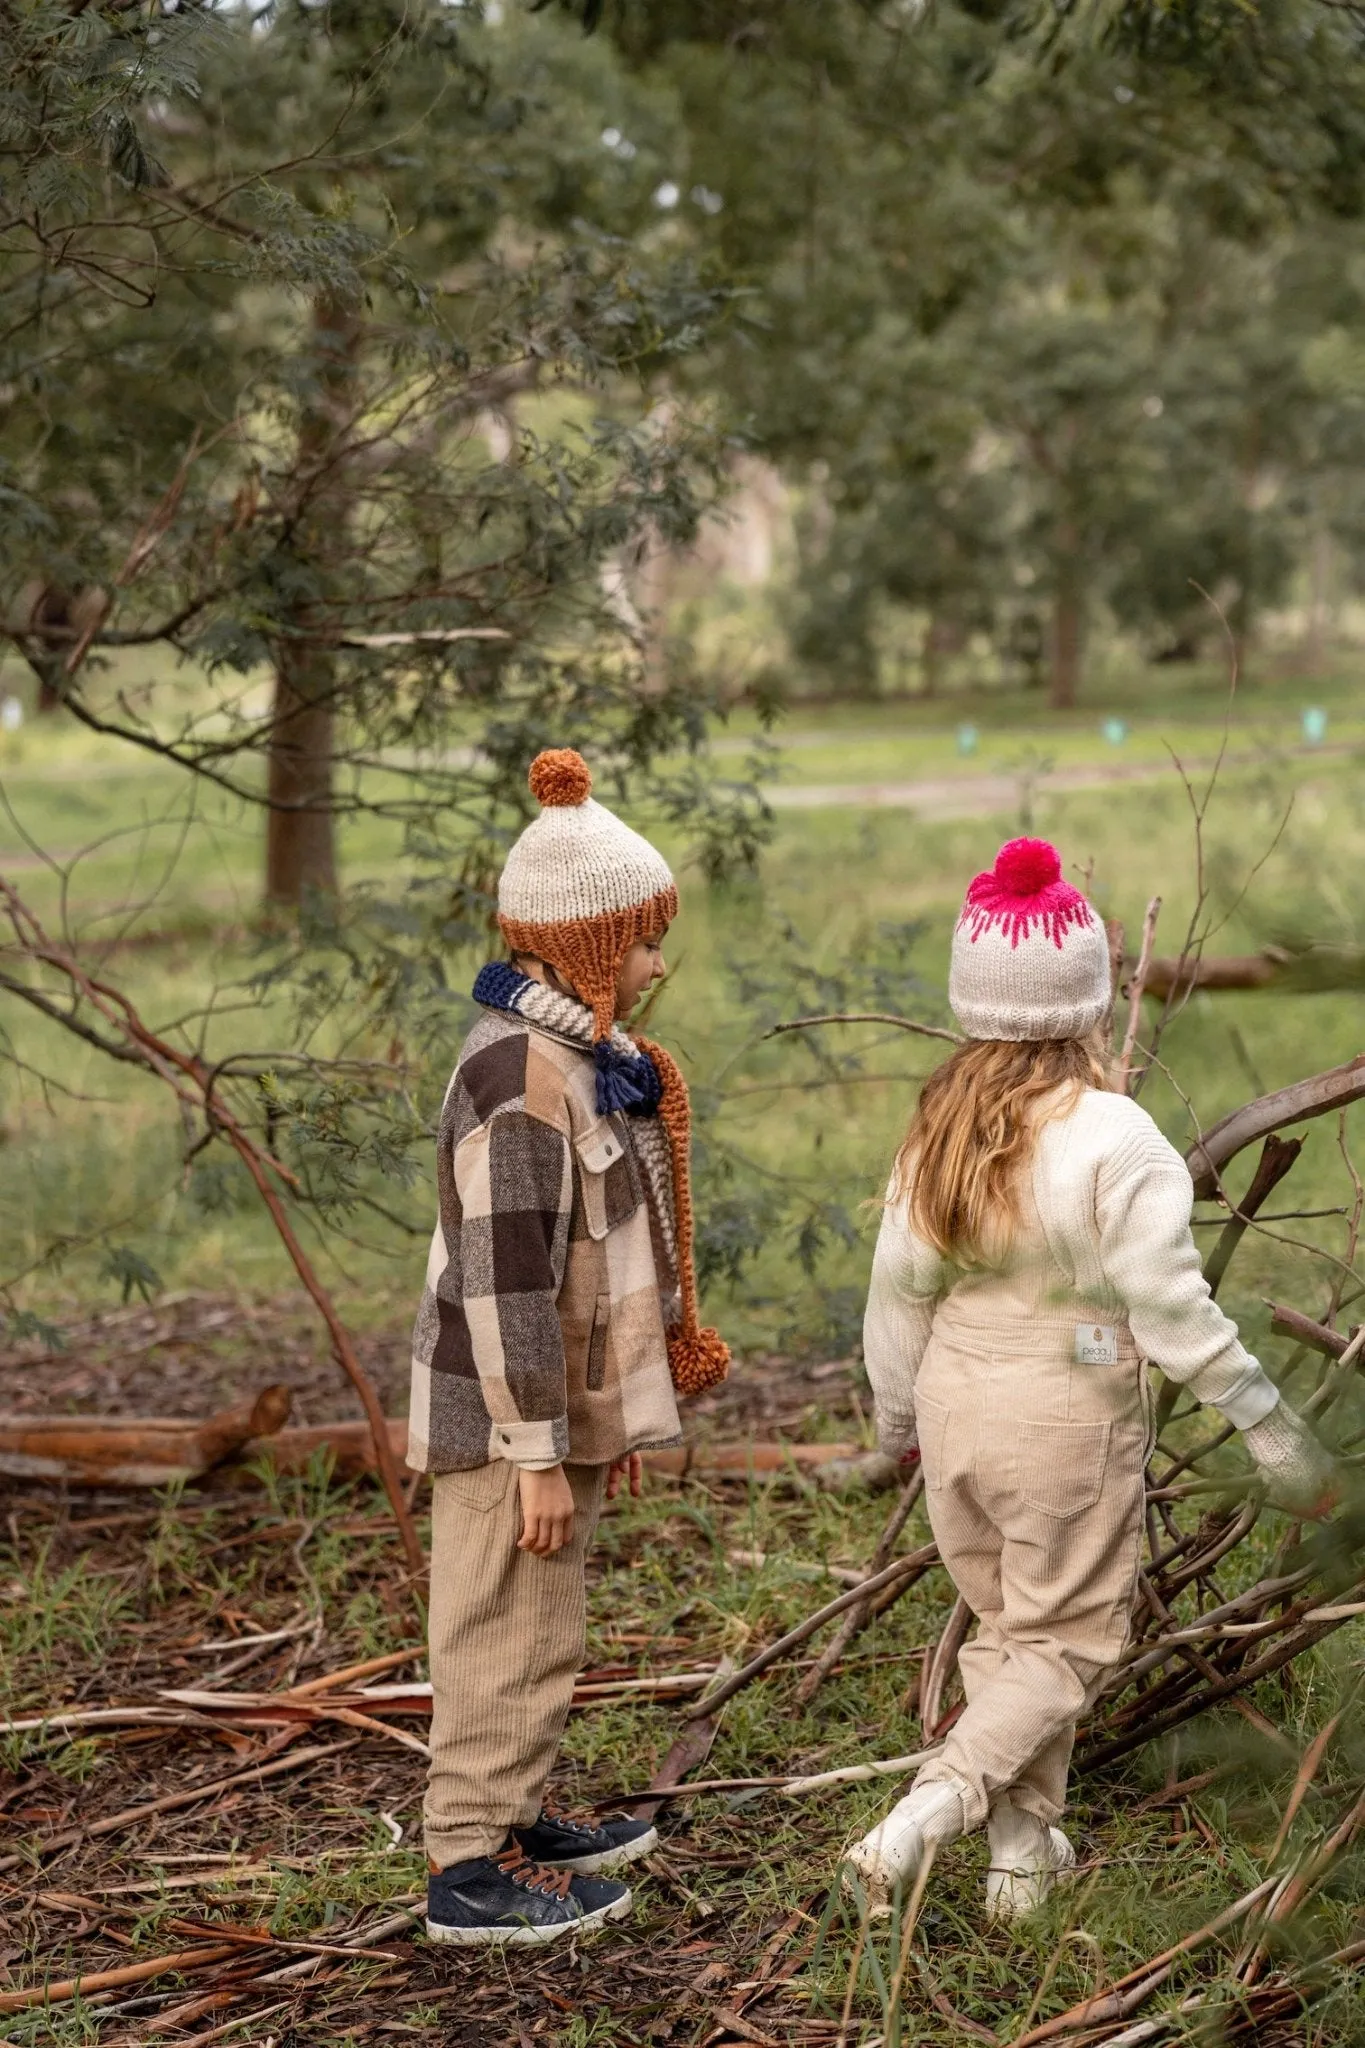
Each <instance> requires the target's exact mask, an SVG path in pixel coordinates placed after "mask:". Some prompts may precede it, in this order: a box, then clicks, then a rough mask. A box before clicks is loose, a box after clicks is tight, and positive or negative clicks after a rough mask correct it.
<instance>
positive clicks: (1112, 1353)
mask: <svg viewBox="0 0 1365 2048" xmlns="http://www.w3.org/2000/svg"><path fill="white" fill-rule="evenodd" d="M1118 1362H1119V1333H1118V1331H1117V1330H1115V1329H1106V1328H1105V1327H1104V1326H1103V1325H1102V1324H1100V1323H1077V1325H1076V1363H1077V1365H1117V1364H1118Z"/></svg>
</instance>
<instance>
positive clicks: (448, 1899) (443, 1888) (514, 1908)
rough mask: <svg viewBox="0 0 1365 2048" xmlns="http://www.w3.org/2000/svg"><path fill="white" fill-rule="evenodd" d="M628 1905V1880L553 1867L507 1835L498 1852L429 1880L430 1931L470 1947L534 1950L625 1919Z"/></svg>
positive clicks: (431, 1934) (456, 1865)
mask: <svg viewBox="0 0 1365 2048" xmlns="http://www.w3.org/2000/svg"><path fill="white" fill-rule="evenodd" d="M630 1905H631V1898H630V1893H629V1892H628V1891H627V1890H626V1887H625V1886H624V1885H623V1884H613V1883H612V1881H611V1879H610V1878H606V1877H575V1876H574V1875H573V1874H572V1872H570V1871H567V1870H548V1869H546V1867H545V1865H544V1864H543V1863H533V1862H532V1861H531V1859H530V1857H529V1856H527V1855H526V1853H525V1851H524V1850H523V1849H522V1848H521V1846H520V1844H519V1843H518V1842H516V1841H515V1840H509V1841H508V1844H507V1847H506V1848H505V1849H500V1850H499V1851H498V1852H497V1854H496V1855H494V1856H476V1857H474V1858H473V1859H472V1860H471V1861H470V1862H468V1863H452V1864H451V1866H450V1868H449V1869H448V1870H441V1871H436V1872H433V1873H432V1875H431V1876H430V1877H428V1879H427V1934H428V1935H429V1937H430V1938H431V1940H432V1941H449V1942H454V1943H456V1944H457V1945H459V1946H461V1947H465V1948H476V1947H484V1946H489V1945H491V1944H493V1943H495V1942H505V1943H508V1944H511V1945H514V1946H518V1947H531V1946H533V1945H535V1944H537V1943H540V1942H547V1941H558V1940H559V1938H560V1936H561V1935H565V1934H590V1933H592V1932H593V1930H594V1929H595V1928H598V1927H603V1926H605V1925H606V1923H607V1921H608V1920H624V1919H625V1917H626V1915H627V1914H628V1913H629V1911H630Z"/></svg>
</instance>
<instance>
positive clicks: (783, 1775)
mask: <svg viewBox="0 0 1365 2048" xmlns="http://www.w3.org/2000/svg"><path fill="white" fill-rule="evenodd" d="M938 1751H939V1745H938V1744H937V1743H935V1744H933V1745H932V1747H931V1748H929V1749H917V1750H915V1751H914V1752H913V1754H912V1755H910V1756H892V1757H887V1758H885V1759H884V1760H883V1761H882V1762H880V1763H872V1764H845V1765H843V1766H842V1767H841V1768H840V1769H839V1770H835V1771H817V1772H816V1773H815V1774H814V1775H813V1776H809V1777H804V1778H794V1777H793V1776H792V1774H791V1772H790V1771H777V1772H774V1773H773V1774H772V1775H771V1776H770V1777H766V1778H696V1779H693V1780H692V1781H691V1782H690V1783H688V1784H683V1783H681V1782H680V1781H672V1782H670V1783H669V1784H668V1785H667V1786H662V1787H661V1786H660V1784H659V1782H658V1780H655V1782H654V1783H653V1784H651V1785H650V1787H649V1792H648V1794H641V1793H638V1792H625V1793H620V1794H617V1795H614V1796H612V1797H610V1798H607V1799H599V1800H597V1801H596V1802H595V1810H596V1811H597V1812H599V1813H605V1812H607V1811H608V1810H614V1809H616V1808H617V1807H621V1806H637V1805H638V1802H639V1801H640V1800H641V1799H642V1798H644V1797H649V1798H651V1799H652V1800H653V1810H655V1811H657V1809H658V1808H659V1807H660V1806H663V1805H664V1804H665V1803H666V1802H667V1801H670V1800H674V1799H691V1798H693V1797H695V1796H696V1795H698V1794H701V1793H706V1792H782V1793H786V1794H788V1795H789V1796H790V1797H792V1798H800V1797H802V1796H804V1794H805V1793H807V1792H819V1791H823V1789H824V1788H825V1787H826V1786H827V1785H857V1784H864V1783H866V1782H867V1781H868V1780H869V1779H872V1778H898V1777H904V1775H905V1773H906V1772H907V1771H914V1770H918V1769H919V1766H920V1765H921V1764H923V1763H927V1762H928V1761H929V1759H930V1757H932V1756H937V1755H938ZM694 1768H695V1766H694ZM656 1793H657V1794H658V1797H657V1798H655V1797H654V1795H655V1794H656Z"/></svg>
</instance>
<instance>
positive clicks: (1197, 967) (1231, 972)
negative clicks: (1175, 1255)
mask: <svg viewBox="0 0 1365 2048" xmlns="http://www.w3.org/2000/svg"><path fill="white" fill-rule="evenodd" d="M1288 959H1289V955H1288V954H1287V953H1284V952H1282V951H1280V949H1279V948H1278V947H1271V948H1269V949H1268V950H1267V951H1266V952H1264V953H1242V954H1231V955H1228V956H1226V957H1225V958H1223V959H1221V960H1220V959H1198V960H1196V959H1193V958H1188V957H1187V958H1184V959H1173V958H1163V957H1161V956H1160V955H1159V956H1158V957H1157V958H1156V959H1155V960H1151V961H1149V962H1148V965H1147V975H1146V979H1145V980H1144V982H1143V984H1142V993H1143V994H1144V995H1145V996H1154V997H1155V998H1156V1000H1157V1001H1158V1002H1166V1001H1167V1000H1168V999H1169V998H1170V997H1171V996H1187V995H1190V994H1192V993H1193V991H1194V990H1195V989H1209V990H1215V991H1216V990H1220V989H1253V988H1268V987H1269V986H1270V984H1271V983H1272V982H1273V981H1277V980H1279V978H1280V976H1281V975H1282V974H1283V972H1284V969H1285V966H1286V964H1287V962H1288ZM1125 964H1126V963H1125Z"/></svg>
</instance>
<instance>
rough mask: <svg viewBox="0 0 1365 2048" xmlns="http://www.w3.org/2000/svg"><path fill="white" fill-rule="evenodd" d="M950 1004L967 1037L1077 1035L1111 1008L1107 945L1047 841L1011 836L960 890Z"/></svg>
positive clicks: (1084, 1033)
mask: <svg viewBox="0 0 1365 2048" xmlns="http://www.w3.org/2000/svg"><path fill="white" fill-rule="evenodd" d="M948 1001H949V1003H950V1004H951V1005H952V1010H953V1015H954V1016H955V1017H956V1018H957V1021H958V1023H959V1024H960V1025H961V1026H962V1029H963V1030H964V1031H965V1032H966V1034H967V1036H968V1038H1003V1039H1032V1038H1084V1037H1086V1036H1087V1034H1088V1033H1089V1032H1091V1031H1093V1030H1094V1028H1095V1026H1096V1025H1097V1024H1099V1023H1100V1022H1101V1021H1102V1020H1103V1018H1104V1017H1105V1016H1107V1014H1108V1012H1109V1007H1110V1003H1111V1001H1112V994H1111V990H1110V984H1109V943H1108V940H1107V939H1106V938H1105V934H1104V926H1103V925H1102V924H1101V922H1100V920H1099V918H1098V917H1097V916H1096V914H1095V911H1094V910H1093V908H1092V907H1091V905H1090V904H1089V903H1087V902H1086V899H1085V897H1084V896H1082V894H1081V892H1080V890H1079V889H1073V888H1072V886H1071V884H1070V882H1064V881H1063V880H1062V863H1061V857H1060V855H1059V854H1058V852H1057V849H1056V847H1055V846H1049V844H1048V842H1047V841H1046V839H1011V840H1010V841H1009V843H1008V845H1006V846H1002V847H1001V849H1000V851H999V853H998V854H997V855H996V857H995V866H994V867H993V868H991V869H990V870H989V871H988V872H987V873H986V874H984V875H978V876H977V878H976V880H975V881H974V882H973V883H972V885H971V887H970V889H968V891H967V900H966V902H965V903H964V904H963V906H962V915H961V917H960V918H959V919H958V921H957V929H956V931H955V932H954V933H953V964H952V971H951V974H950V975H949V979H948Z"/></svg>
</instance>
